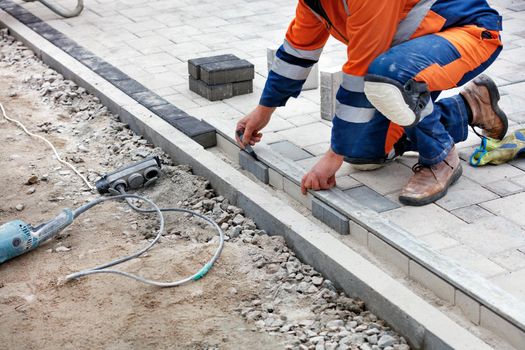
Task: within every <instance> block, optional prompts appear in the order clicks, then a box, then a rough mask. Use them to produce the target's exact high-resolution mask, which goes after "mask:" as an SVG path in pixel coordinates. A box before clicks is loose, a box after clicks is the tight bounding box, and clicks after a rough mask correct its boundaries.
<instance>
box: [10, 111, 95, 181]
mask: <svg viewBox="0 0 525 350" xmlns="http://www.w3.org/2000/svg"><path fill="white" fill-rule="evenodd" d="M0 109H2V114H3V116H4V118H5V119H7V120H8V121H10V122H11V123H15V124H16V125H18V126H19V127H20V128H21V129H22V130H24V132H25V133H26V134H27V135H29V136H32V137H36V138H38V139H40V140H42V141H44V142H45V143H47V144H48V145H49V147H51V149H52V150H53V153H55V157H56V158H57V160H58V161H59V162H60V163H62V164H64V165H65V166H67V167H69V168H70V169H71V170H73V171H74V172H75V174H77V175H78V177H80V178H81V179H82V181H84V183H85V184H86V185H87V186H88V188H89V189H90V190H95V187H94V186H93V185H91V183H89V181H88V180H87V179H86V178H85V176H84V175H82V174H81V173H80V172H79V171H78V170H77V168H75V167H74V166H73V165H72V164H70V163H68V162H66V161H65V160H63V159H62V158H61V157H60V155H59V154H58V152H57V149H56V148H55V146H53V144H52V143H51V142H50V141H49V140H48V139H46V138H45V137H43V136H40V135H37V134H33V133H32V132H31V131H29V130H27V128H26V127H25V126H24V124H22V123H21V122H20V121H18V120H16V119H13V118H10V117H8V116H7V113H6V112H5V108H4V105H3V104H2V103H1V102H0Z"/></svg>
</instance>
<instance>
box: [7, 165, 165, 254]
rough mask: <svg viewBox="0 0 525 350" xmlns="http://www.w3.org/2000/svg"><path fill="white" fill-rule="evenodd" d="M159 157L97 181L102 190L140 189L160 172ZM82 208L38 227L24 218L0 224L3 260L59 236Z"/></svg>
mask: <svg viewBox="0 0 525 350" xmlns="http://www.w3.org/2000/svg"><path fill="white" fill-rule="evenodd" d="M160 167H161V165H160V159H159V158H158V157H149V158H147V159H145V160H143V161H140V162H137V163H135V164H131V165H129V166H126V167H124V168H121V169H118V170H116V171H114V172H112V173H110V174H107V175H104V176H103V177H102V178H101V179H99V180H98V181H97V183H96V187H97V190H98V192H99V193H100V194H105V193H113V194H118V189H123V190H127V189H137V188H140V187H142V186H149V185H150V184H152V183H154V182H155V181H156V180H157V179H158V176H159V174H160ZM80 213H81V211H79V209H77V210H75V211H73V210H71V209H64V210H63V211H62V212H61V213H60V214H59V215H58V216H57V217H55V218H54V219H52V220H50V221H48V222H45V223H43V224H41V225H39V226H37V227H33V226H31V225H29V224H27V223H25V222H23V221H21V220H13V221H10V222H8V223H5V224H3V225H2V226H0V264H1V263H3V262H5V261H7V260H9V259H12V258H14V257H16V256H19V255H21V254H24V253H27V252H28V251H30V250H33V249H35V248H37V247H38V246H39V245H41V244H42V243H43V242H45V241H47V240H48V239H50V238H53V237H54V236H56V235H57V234H58V233H59V232H60V231H62V230H64V229H65V228H66V227H68V226H69V225H71V223H72V222H73V220H74V219H75V218H76V217H77V216H78V215H80Z"/></svg>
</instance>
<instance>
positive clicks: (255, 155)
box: [237, 130, 258, 160]
mask: <svg viewBox="0 0 525 350" xmlns="http://www.w3.org/2000/svg"><path fill="white" fill-rule="evenodd" d="M243 135H244V134H243V132H242V131H241V130H237V136H239V139H240V140H241V142H242V137H243ZM244 150H245V151H246V153H248V154H249V155H250V156H252V157H253V159H255V160H258V158H257V154H255V151H254V150H253V148H252V146H251V145H245V146H244Z"/></svg>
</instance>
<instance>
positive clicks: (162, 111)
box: [150, 104, 190, 127]
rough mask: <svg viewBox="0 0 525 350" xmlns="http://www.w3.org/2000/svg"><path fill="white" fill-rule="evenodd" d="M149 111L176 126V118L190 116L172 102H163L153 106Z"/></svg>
mask: <svg viewBox="0 0 525 350" xmlns="http://www.w3.org/2000/svg"><path fill="white" fill-rule="evenodd" d="M150 111H152V112H153V113H155V114H156V115H158V116H159V117H161V118H162V119H164V120H165V121H167V122H168V123H170V124H171V125H173V126H175V127H176V125H177V124H176V123H175V121H176V120H179V119H182V118H187V117H190V115H189V114H188V113H186V112H184V111H182V110H180V109H178V108H177V107H175V106H174V105H172V104H165V105H160V106H154V107H151V108H150Z"/></svg>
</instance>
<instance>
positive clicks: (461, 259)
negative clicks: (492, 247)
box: [441, 245, 506, 277]
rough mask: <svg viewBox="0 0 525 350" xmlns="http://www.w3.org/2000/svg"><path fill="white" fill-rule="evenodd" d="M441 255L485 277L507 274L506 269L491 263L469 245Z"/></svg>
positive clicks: (445, 251)
mask: <svg viewBox="0 0 525 350" xmlns="http://www.w3.org/2000/svg"><path fill="white" fill-rule="evenodd" d="M441 253H442V254H444V255H445V256H448V257H450V258H452V259H453V260H455V261H456V262H458V263H459V264H460V265H462V266H465V267H466V268H467V269H470V270H472V271H474V272H477V273H478V274H480V275H481V276H483V277H492V276H496V275H499V274H502V273H505V272H506V271H505V269H504V268H502V267H501V266H499V265H497V264H496V263H494V262H492V261H490V260H489V259H488V258H487V257H486V256H484V255H482V254H480V253H478V252H476V251H475V250H473V249H470V248H469V247H468V246H467V245H460V246H455V247H452V248H447V249H443V250H441Z"/></svg>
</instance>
